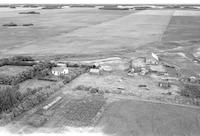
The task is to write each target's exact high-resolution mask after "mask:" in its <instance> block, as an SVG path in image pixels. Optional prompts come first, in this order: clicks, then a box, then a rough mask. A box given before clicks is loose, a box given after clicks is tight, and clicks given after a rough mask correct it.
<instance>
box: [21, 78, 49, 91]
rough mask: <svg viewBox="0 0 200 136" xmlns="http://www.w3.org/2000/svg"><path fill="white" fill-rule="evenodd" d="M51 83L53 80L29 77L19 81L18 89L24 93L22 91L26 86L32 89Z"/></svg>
mask: <svg viewBox="0 0 200 136" xmlns="http://www.w3.org/2000/svg"><path fill="white" fill-rule="evenodd" d="M52 83H53V82H49V81H43V80H37V79H30V80H26V81H24V82H22V83H20V85H19V86H20V88H19V90H20V92H21V93H24V92H26V89H27V88H30V89H34V88H39V87H44V86H48V85H50V84H52Z"/></svg>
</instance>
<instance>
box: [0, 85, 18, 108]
mask: <svg viewBox="0 0 200 136" xmlns="http://www.w3.org/2000/svg"><path fill="white" fill-rule="evenodd" d="M0 89H1V90H0V112H2V111H6V110H9V109H10V108H12V107H13V106H15V105H16V104H18V103H19V102H20V100H21V99H22V95H21V93H20V92H19V91H17V90H18V89H19V86H5V87H1V88H0Z"/></svg>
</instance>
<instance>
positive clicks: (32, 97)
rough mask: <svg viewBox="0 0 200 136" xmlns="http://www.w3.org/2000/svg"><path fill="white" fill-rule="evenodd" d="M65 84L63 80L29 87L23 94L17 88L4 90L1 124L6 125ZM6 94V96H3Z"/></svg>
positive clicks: (0, 103) (1, 103)
mask: <svg viewBox="0 0 200 136" xmlns="http://www.w3.org/2000/svg"><path fill="white" fill-rule="evenodd" d="M63 86H64V84H63V82H57V83H53V84H51V85H48V86H45V87H38V88H34V89H31V88H27V91H26V93H23V94H21V93H20V92H17V88H8V89H7V90H6V91H5V92H4V93H5V94H4V95H2V94H0V96H2V97H1V101H0V105H1V106H3V107H1V111H0V112H1V114H0V125H2V124H3V125H5V124H6V123H8V122H9V121H11V120H12V119H13V118H14V117H17V116H19V115H20V114H21V113H23V112H24V111H28V110H30V109H31V108H32V107H34V106H35V105H37V104H39V103H41V102H42V101H44V100H46V99H47V98H48V97H49V95H51V94H53V93H54V92H56V91H58V90H60V88H62V87H63ZM16 87H17V86H16ZM9 89H10V90H9ZM7 91H8V92H7ZM5 95H6V98H3V96H4V97H5Z"/></svg>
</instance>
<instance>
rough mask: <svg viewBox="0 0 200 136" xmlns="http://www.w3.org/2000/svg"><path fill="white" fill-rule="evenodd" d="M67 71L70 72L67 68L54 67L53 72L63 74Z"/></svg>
mask: <svg viewBox="0 0 200 136" xmlns="http://www.w3.org/2000/svg"><path fill="white" fill-rule="evenodd" d="M65 70H68V68H67V67H53V68H52V71H57V72H63V71H65Z"/></svg>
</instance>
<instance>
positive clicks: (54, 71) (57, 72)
mask: <svg viewBox="0 0 200 136" xmlns="http://www.w3.org/2000/svg"><path fill="white" fill-rule="evenodd" d="M68 73H69V70H68V68H67V67H53V68H52V74H53V75H55V76H60V75H66V74H68Z"/></svg>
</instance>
